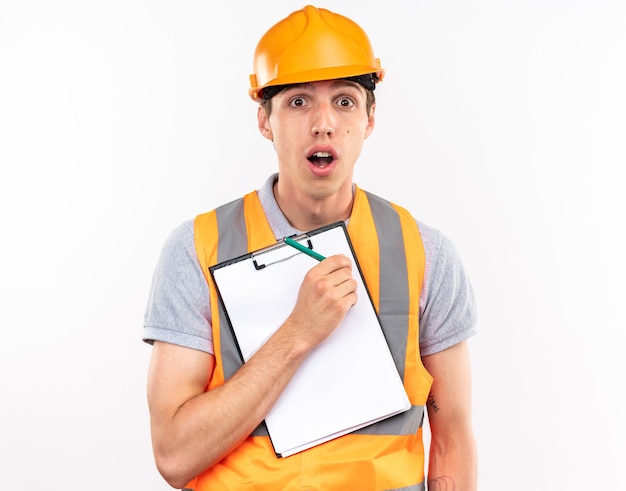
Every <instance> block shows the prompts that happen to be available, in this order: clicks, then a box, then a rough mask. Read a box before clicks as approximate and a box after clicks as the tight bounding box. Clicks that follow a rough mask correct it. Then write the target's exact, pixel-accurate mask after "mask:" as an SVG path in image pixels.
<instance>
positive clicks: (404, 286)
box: [144, 6, 476, 491]
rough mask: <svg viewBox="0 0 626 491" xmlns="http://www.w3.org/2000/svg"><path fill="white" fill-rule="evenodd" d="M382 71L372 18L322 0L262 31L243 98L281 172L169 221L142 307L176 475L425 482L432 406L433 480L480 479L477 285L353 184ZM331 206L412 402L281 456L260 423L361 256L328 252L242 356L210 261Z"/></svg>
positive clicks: (346, 288) (281, 233) (419, 231)
mask: <svg viewBox="0 0 626 491" xmlns="http://www.w3.org/2000/svg"><path fill="white" fill-rule="evenodd" d="M382 77H383V70H382V69H381V67H380V62H379V60H378V59H376V58H374V56H373V52H372V49H371V46H370V43H369V40H368V38H367V36H366V34H365V33H364V32H363V31H362V29H361V28H360V27H359V26H358V25H357V24H355V23H354V22H353V21H351V20H350V19H347V18H345V17H343V16H341V15H338V14H334V13H332V12H329V11H327V10H324V9H317V8H314V7H312V6H307V7H305V8H304V9H302V10H300V11H296V12H293V13H292V14H291V15H290V16H289V17H287V18H286V19H284V20H282V21H280V22H279V23H277V24H276V25H275V26H273V27H272V28H271V29H270V30H269V31H268V32H267V33H266V34H265V36H264V37H263V38H262V39H261V41H260V42H259V45H258V47H257V50H256V53H255V74H254V75H252V76H251V82H252V87H251V89H250V96H251V97H252V98H253V99H254V100H255V101H257V102H259V103H260V104H259V109H258V126H259V130H260V132H261V134H262V135H263V136H264V137H265V138H267V139H268V140H271V141H273V143H274V146H275V149H276V155H277V159H278V173H277V174H275V175H273V176H271V177H270V179H268V181H267V182H266V183H265V184H264V185H263V187H261V188H260V189H259V190H258V191H255V192H252V193H249V194H247V195H246V196H245V197H243V198H241V199H239V200H236V201H233V202H231V203H228V204H226V205H223V206H221V207H219V208H218V209H216V210H213V211H212V212H209V213H205V214H202V215H199V216H198V217H196V219H195V220H193V221H190V222H187V223H184V224H182V225H181V226H180V227H179V228H177V229H176V230H175V231H174V232H173V234H172V235H171V237H170V238H169V239H168V241H167V243H166V244H165V247H164V249H163V252H162V256H161V259H160V261H159V264H158V266H157V268H156V272H155V276H154V280H153V286H152V291H151V294H150V300H149V303H148V307H147V311H146V318H145V326H144V339H145V340H146V341H148V342H150V343H153V345H154V346H153V353H152V360H151V364H150V370H149V377H148V403H149V408H150V416H151V429H152V439H153V448H154V454H155V459H156V463H157V467H158V469H159V471H160V472H161V474H162V475H163V476H164V478H165V479H166V480H167V482H168V483H170V484H171V485H172V486H174V487H186V489H195V490H198V491H200V490H209V489H210V490H229V491H236V490H239V489H257V490H272V491H275V490H278V489H289V490H291V489H298V490H368V489H371V490H399V489H402V490H424V489H426V479H425V477H424V460H425V458H424V450H423V444H422V438H421V437H422V428H421V425H422V421H423V414H424V409H425V408H427V410H428V421H429V423H430V428H431V435H432V437H431V446H430V454H429V455H430V458H429V471H428V479H427V481H428V488H429V489H430V490H447V491H450V490H457V491H458V490H461V491H472V490H475V489H476V450H475V444H474V437H473V432H472V426H471V414H470V375H469V373H470V363H469V357H468V348H467V342H466V340H467V339H468V338H469V337H470V336H471V335H473V334H474V332H475V327H474V324H475V308H474V302H473V296H472V292H471V287H470V285H469V282H468V280H467V278H466V276H465V274H464V272H463V269H462V266H461V264H460V261H459V258H458V256H457V254H456V252H455V249H454V247H453V246H452V245H451V244H450V242H449V241H448V240H447V239H446V238H445V237H443V236H442V235H441V234H440V233H439V232H438V231H437V230H435V229H433V228H430V227H428V226H426V225H424V224H422V223H418V222H417V221H416V220H415V219H414V218H412V217H411V216H410V215H409V213H408V212H407V211H406V210H404V209H403V208H401V207H399V206H397V205H395V204H392V203H390V202H388V201H385V200H383V199H381V198H379V197H377V196H374V195H372V194H370V193H366V192H365V191H363V190H361V189H359V188H358V187H357V186H355V185H354V184H353V181H352V177H353V170H354V165H355V164H356V161H357V159H358V157H359V154H360V152H361V149H362V147H363V143H364V140H365V139H366V138H367V137H368V136H369V135H370V134H371V133H372V131H373V129H374V110H375V103H374V93H373V91H374V88H375V86H376V83H377V82H379V81H380V80H381V79H382ZM338 220H343V221H346V222H347V224H348V232H349V235H350V238H351V240H352V243H353V246H354V248H355V251H356V254H357V257H358V260H359V263H360V264H361V268H362V269H363V272H364V276H365V278H366V281H367V285H368V288H369V289H370V291H371V292H372V296H373V297H374V298H373V300H374V303H375V305H377V309H378V312H379V316H380V318H381V324H382V326H383V330H384V331H385V333H386V334H387V335H390V334H391V333H392V331H393V336H395V338H396V339H399V341H400V348H401V352H402V353H404V356H403V358H404V359H403V360H401V362H400V363H399V364H398V365H399V366H398V370H399V371H400V373H401V375H402V378H403V381H404V386H405V389H406V391H407V394H408V396H409V399H410V401H411V404H412V409H411V410H409V411H408V412H407V413H404V414H401V415H398V416H395V418H398V420H397V423H398V424H395V425H392V426H383V425H382V424H381V423H377V424H374V425H371V426H369V427H366V428H364V429H362V430H359V431H358V432H355V433H352V434H349V435H345V436H343V437H340V438H337V439H335V440H332V441H330V442H327V443H324V444H321V445H318V446H316V447H314V448H312V449H309V450H305V451H303V452H300V453H298V454H296V455H292V456H290V457H286V458H277V457H276V456H275V454H274V452H273V450H272V446H271V442H270V440H269V437H268V436H267V433H266V432H264V427H263V425H261V423H262V422H263V420H264V418H265V416H266V415H267V414H268V412H269V411H270V409H271V408H272V406H273V405H274V403H275V402H276V400H277V399H278V398H279V397H280V395H281V393H282V392H283V390H284V389H285V387H286V386H287V384H288V383H289V381H290V380H291V379H292V377H293V375H294V374H295V373H296V371H297V370H298V367H300V365H301V364H302V363H303V361H304V360H305V359H306V358H307V356H308V355H309V354H310V353H311V351H312V350H313V349H314V348H315V347H316V346H318V345H319V344H320V343H323V342H324V341H325V340H326V338H328V336H329V335H330V334H331V333H332V332H333V331H334V330H335V329H336V328H337V326H338V325H339V324H340V323H341V321H342V319H343V318H344V316H345V315H346V313H347V311H348V310H349V309H350V307H351V306H353V305H354V304H355V303H356V302H359V301H366V300H365V299H358V298H357V296H356V282H355V281H354V279H353V275H354V274H355V272H354V271H352V269H351V262H350V261H349V260H348V259H347V258H346V257H344V256H342V255H337V256H331V257H328V258H326V259H325V260H323V261H321V262H319V264H317V265H315V266H314V267H312V268H311V270H310V271H309V272H308V273H307V275H306V277H305V278H304V280H303V282H302V285H301V287H300V290H299V294H298V298H297V302H296V304H295V305H294V307H293V311H292V312H291V315H290V316H289V317H288V318H287V319H286V320H285V322H284V324H282V325H281V326H277V330H276V331H275V334H274V335H273V336H271V337H270V338H269V339H268V340H267V341H266V342H265V344H264V345H263V346H262V347H261V348H260V349H259V350H258V351H257V352H256V353H255V354H254V356H252V358H251V359H250V360H249V361H248V362H247V363H245V364H243V365H242V363H241V361H240V360H239V358H238V355H237V352H236V349H233V346H234V341H233V339H232V335H231V334H230V331H229V329H228V326H225V324H226V322H225V321H224V320H223V317H222V316H221V315H220V313H221V312H220V306H219V304H218V301H217V299H218V297H217V293H216V290H215V288H214V286H213V284H212V282H211V280H210V277H209V276H208V270H207V268H208V266H210V265H212V264H216V263H217V262H221V261H223V260H225V259H228V258H232V257H236V256H238V255H241V254H244V253H246V252H249V251H253V250H256V249H259V248H262V247H265V246H268V245H270V244H273V243H275V242H276V241H277V240H279V239H281V238H283V237H285V236H290V235H293V234H296V233H300V232H303V231H309V230H312V229H315V228H318V227H321V226H323V225H327V224H330V223H333V222H336V221H338ZM398 292H400V293H401V294H400V295H398ZM399 299H400V300H399ZM354 349H358V346H355V347H354ZM389 428H393V431H389Z"/></svg>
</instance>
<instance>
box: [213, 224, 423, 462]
mask: <svg viewBox="0 0 626 491" xmlns="http://www.w3.org/2000/svg"><path fill="white" fill-rule="evenodd" d="M296 240H298V241H300V242H301V243H302V244H308V245H309V246H310V247H312V248H313V250H315V251H316V252H318V253H320V254H322V255H323V256H326V257H328V256H331V255H334V254H344V255H346V256H347V257H349V258H351V260H352V262H353V276H354V278H355V280H356V281H357V283H358V289H357V294H358V298H359V300H358V302H357V304H356V305H355V306H354V307H352V308H351V309H350V311H349V312H348V314H347V315H346V317H345V319H344V321H343V322H342V323H341V324H340V325H339V327H338V328H337V329H336V331H335V332H334V333H333V334H332V335H331V336H330V337H329V338H328V339H327V340H325V341H324V342H323V343H322V344H321V345H320V346H318V347H317V348H316V349H315V350H313V351H312V352H311V354H310V355H309V356H308V358H307V359H306V360H305V361H304V363H303V364H302V365H301V367H300V368H299V370H298V371H297V372H296V374H295V375H294V377H293V379H292V380H291V382H290V383H289V384H288V386H287V387H286V389H285V391H284V392H283V394H282V395H281V397H280V398H279V399H278V401H277V402H276V404H275V405H274V407H273V408H272V410H271V411H270V412H269V414H268V415H267V417H266V418H265V423H266V426H267V430H268V433H269V436H270V439H271V442H272V445H273V446H274V451H275V452H276V454H277V455H278V456H279V457H287V456H289V455H292V454H294V453H297V452H300V451H302V450H305V449H307V448H310V447H313V446H315V445H318V444H320V443H323V442H326V441H329V440H331V439H334V438H337V437H339V436H341V435H345V434H347V433H350V432H352V431H354V430H357V429H359V428H362V427H364V426H367V425H370V424H372V423H375V422H377V421H381V420H383V419H386V418H388V417H390V416H393V415H395V414H399V413H401V412H404V411H406V410H408V409H409V408H410V407H411V405H410V402H409V399H408V397H407V394H406V391H405V390H404V386H403V384H402V380H401V379H400V376H399V374H398V370H397V368H396V366H395V364H394V361H393V358H392V356H391V353H390V351H389V347H388V345H387V342H386V340H385V337H384V334H383V331H382V329H381V326H380V322H379V319H378V316H377V314H376V311H375V309H374V306H373V304H372V302H371V300H370V297H369V294H368V292H367V290H366V287H365V283H364V281H363V277H362V275H361V274H360V269H359V268H358V264H357V261H356V259H355V256H354V253H353V250H352V248H351V246H350V242H349V238H348V234H347V231H346V228H345V225H344V224H343V223H342V222H338V223H336V224H332V225H330V226H327V227H324V228H322V229H317V230H314V231H312V232H309V233H308V234H306V235H305V236H303V237H297V238H296ZM316 264H317V260H315V259H313V258H311V257H309V256H308V255H306V254H304V253H301V252H299V251H297V250H295V249H294V248H292V247H290V246H288V245H286V244H284V243H282V242H281V243H279V244H277V245H276V246H273V247H271V248H267V249H264V250H262V251H258V252H257V253H251V254H248V255H246V256H241V257H240V258H236V259H234V260H231V261H227V262H224V263H220V264H218V265H216V266H213V267H211V268H210V271H211V275H212V277H213V280H214V282H215V284H216V286H217V289H218V293H219V296H220V298H221V301H222V304H223V306H224V308H225V311H226V314H227V317H228V319H229V322H230V324H231V328H232V330H233V333H234V335H235V338H236V341H237V344H238V347H239V350H240V353H241V355H242V358H243V361H244V362H245V361H247V360H249V359H250V357H251V356H252V355H253V354H254V353H255V352H256V351H257V350H258V349H259V348H260V347H261V346H262V345H263V343H264V342H265V341H266V340H267V339H268V338H269V337H270V336H271V335H272V334H273V333H274V332H275V331H276V329H278V327H280V325H281V324H282V323H283V322H284V321H285V319H286V318H287V317H288V316H289V314H290V313H291V311H292V309H293V307H294V305H295V303H296V298H297V295H298V290H299V288H300V284H301V283H302V279H303V278H304V275H305V274H306V272H307V271H308V270H309V269H311V268H312V267H313V266H315V265H316Z"/></svg>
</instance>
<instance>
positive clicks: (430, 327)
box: [143, 174, 476, 356]
mask: <svg viewBox="0 0 626 491" xmlns="http://www.w3.org/2000/svg"><path fill="white" fill-rule="evenodd" d="M276 178H277V175H276V174H274V175H272V176H271V177H270V178H269V179H268V180H267V181H266V182H265V184H264V185H263V187H261V189H259V191H258V195H259V199H260V201H261V205H262V207H263V210H264V211H265V215H266V216H267V219H268V221H269V223H270V226H271V228H272V231H273V232H274V235H275V236H276V239H277V240H278V239H281V238H283V237H286V236H289V235H293V234H297V233H301V232H303V231H301V230H296V229H294V228H293V227H292V226H291V225H290V224H289V222H288V221H287V219H286V218H285V216H284V215H283V213H282V212H281V210H280V208H279V207H278V204H277V203H276V199H275V198H274V193H273V191H272V188H273V183H274V181H275V179H276ZM417 225H418V227H419V230H420V233H421V236H422V241H423V243H424V251H425V253H426V269H425V272H424V285H423V288H422V292H421V295H420V308H419V321H420V340H419V344H420V353H421V355H422V356H426V355H431V354H434V353H438V352H439V351H443V350H444V349H446V348H449V347H450V346H453V345H455V344H457V343H459V342H461V341H463V340H465V339H468V338H469V337H471V336H473V335H474V334H475V333H476V306H475V302H474V294H473V292H472V287H471V284H470V282H469V279H468V278H467V276H466V274H465V271H464V270H463V265H462V263H461V260H460V257H459V255H458V253H457V250H456V248H455V247H454V245H453V244H452V242H451V241H450V240H449V239H448V238H446V237H445V236H444V235H443V234H442V233H441V232H439V231H438V230H436V229H434V228H432V227H429V226H427V225H425V224H423V223H421V222H419V221H418V222H417ZM143 340H144V341H146V342H148V343H152V342H153V341H164V342H167V343H172V344H177V345H180V346H185V347H187V348H193V349H197V350H201V351H205V352H207V353H213V336H212V332H211V306H210V302H209V287H208V285H207V283H206V280H205V278H204V275H203V273H202V270H201V269H200V264H199V262H198V257H197V255H196V249H195V244H194V232H193V220H189V221H186V222H183V223H182V224H181V225H179V226H178V227H177V228H176V229H174V231H173V232H172V233H171V234H170V236H169V237H168V239H167V240H166V242H165V244H164V246H163V249H162V251H161V256H160V258H159V261H158V263H157V266H156V270H155V272H154V277H153V279H152V287H151V290H150V294H149V298H148V305H147V307H146V312H145V318H144V330H143Z"/></svg>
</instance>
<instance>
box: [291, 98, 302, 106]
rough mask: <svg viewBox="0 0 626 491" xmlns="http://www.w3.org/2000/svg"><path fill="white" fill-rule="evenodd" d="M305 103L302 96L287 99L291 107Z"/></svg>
mask: <svg viewBox="0 0 626 491" xmlns="http://www.w3.org/2000/svg"><path fill="white" fill-rule="evenodd" d="M305 103H306V102H305V100H304V98H303V97H294V98H293V99H291V100H290V101H289V105H290V106H292V107H302V106H304V105H305Z"/></svg>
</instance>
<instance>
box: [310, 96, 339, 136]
mask: <svg viewBox="0 0 626 491" xmlns="http://www.w3.org/2000/svg"><path fill="white" fill-rule="evenodd" d="M311 133H312V134H313V135H314V136H321V135H326V136H333V135H334V134H335V121H334V118H333V115H332V109H331V108H330V107H329V105H328V104H321V105H320V106H319V107H318V108H317V111H316V113H315V117H314V119H313V124H312V125H311Z"/></svg>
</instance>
